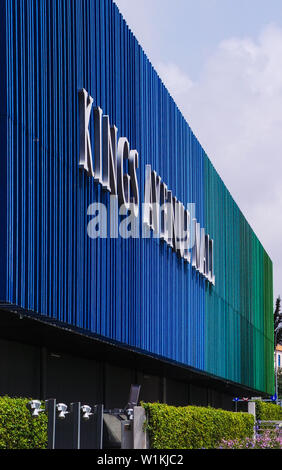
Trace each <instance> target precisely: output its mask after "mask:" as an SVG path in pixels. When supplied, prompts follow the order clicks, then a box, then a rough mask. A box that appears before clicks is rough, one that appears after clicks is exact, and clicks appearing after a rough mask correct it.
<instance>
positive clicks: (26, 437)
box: [0, 397, 47, 449]
mask: <svg viewBox="0 0 282 470" xmlns="http://www.w3.org/2000/svg"><path fill="white" fill-rule="evenodd" d="M29 401H30V399H27V398H10V397H0V449H46V448H47V415H46V414H45V413H40V416H39V417H38V418H36V419H34V418H32V417H31V414H30V412H29V410H28V409H27V406H26V405H27V403H28V402H29Z"/></svg>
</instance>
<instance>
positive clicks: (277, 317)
mask: <svg viewBox="0 0 282 470" xmlns="http://www.w3.org/2000/svg"><path fill="white" fill-rule="evenodd" d="M280 323H281V324H282V312H281V297H280V296H279V297H278V298H277V300H276V306H275V311H274V331H276V329H277V328H278V326H279V324H280ZM274 341H275V338H274ZM277 344H282V329H281V330H280V331H279V332H278V335H277V342H276V344H274V347H275V349H276V346H277Z"/></svg>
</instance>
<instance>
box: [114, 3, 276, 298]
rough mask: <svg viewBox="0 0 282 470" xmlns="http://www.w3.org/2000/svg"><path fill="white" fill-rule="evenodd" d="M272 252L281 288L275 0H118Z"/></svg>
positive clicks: (239, 203) (262, 241) (158, 69)
mask: <svg viewBox="0 0 282 470" xmlns="http://www.w3.org/2000/svg"><path fill="white" fill-rule="evenodd" d="M115 3H117V5H118V7H119V9H120V11H121V13H122V14H123V16H124V17H125V19H126V21H127V23H128V25H129V27H130V28H131V30H132V31H133V33H134V34H135V36H136V37H137V39H138V41H139V42H140V44H141V46H142V47H143V49H144V50H145V52H146V54H147V56H148V57H149V59H150V60H151V62H152V64H153V66H154V67H155V69H156V70H157V72H158V74H159V75H160V77H161V79H162V80H163V82H164V83H165V85H166V86H167V88H168V90H169V92H170V93H171V95H172V96H173V98H174V99H175V101H176V103H177V105H178V107H179V109H180V110H181V112H182V113H183V115H184V116H185V118H186V119H187V121H188V123H189V125H190V126H191V128H192V130H193V132H194V133H195V135H196V136H197V138H198V139H199V141H200V143H201V144H202V146H203V148H204V149H205V151H206V153H207V155H208V156H209V158H210V160H211V161H212V163H213V165H214V166H215V168H216V170H217V171H218V173H219V174H220V176H221V177H222V179H223V181H224V183H225V184H226V186H227V188H228V189H229V191H230V193H231V194H232V196H233V198H234V199H235V201H236V203H237V204H238V205H239V207H240V209H241V210H242V212H243V214H244V215H245V217H246V219H247V220H248V222H249V223H250V225H251V227H252V228H253V230H254V231H255V233H256V235H257V236H258V238H259V240H260V241H261V243H262V244H263V246H264V248H265V249H266V251H267V253H268V254H269V256H270V257H271V259H272V261H273V265H274V266H273V268H274V300H275V299H276V298H277V296H278V295H281V296H282V1H281V0H197V1H195V0H173V1H172V0H115Z"/></svg>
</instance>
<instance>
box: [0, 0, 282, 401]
mask: <svg viewBox="0 0 282 470" xmlns="http://www.w3.org/2000/svg"><path fill="white" fill-rule="evenodd" d="M1 6H3V12H5V15H4V16H3V17H4V18H5V20H6V21H5V24H3V25H2V23H1V31H0V37H1V38H2V36H5V41H4V42H5V45H3V47H2V49H3V50H5V53H4V52H3V51H1V53H0V54H1V57H4V55H5V57H4V62H6V77H7V84H6V83H4V88H5V89H6V90H7V109H6V110H4V112H3V114H2V115H1V121H0V122H1V134H0V135H1V136H2V134H4V135H5V134H6V133H7V136H6V137H5V138H6V139H7V145H6V144H5V138H3V142H4V144H5V147H6V149H7V151H6V152H7V155H5V154H3V147H2V153H1V178H2V180H3V184H2V185H1V201H3V205H4V207H5V211H3V213H4V218H3V220H4V224H5V225H4V231H5V235H3V237H4V238H3V239H5V237H6V238H7V249H6V250H5V255H4V256H6V258H5V259H4V261H3V262H2V264H3V267H4V266H5V267H6V268H5V269H6V270H7V273H5V271H3V272H4V273H5V274H4V279H5V285H4V287H3V288H1V289H0V292H1V293H2V292H3V296H4V297H5V298H3V299H1V300H3V301H5V302H10V303H13V304H17V305H19V306H21V307H23V308H26V309H30V310H33V311H35V312H37V313H39V314H41V315H45V316H47V317H49V318H53V319H56V320H59V321H62V322H65V323H66V324H71V325H74V326H77V327H80V328H82V329H84V330H86V331H91V332H93V333H97V334H99V335H102V336H104V337H107V338H110V339H113V340H115V341H117V342H120V343H126V344H128V345H131V346H133V347H136V348H139V349H141V350H143V351H145V352H149V353H153V354H157V355H160V356H163V357H165V358H167V359H171V360H174V361H177V362H180V363H183V364H185V365H189V366H192V367H195V368H197V369H200V370H203V371H206V372H209V373H211V374H214V375H217V376H219V377H222V378H225V379H228V380H232V381H235V382H238V383H240V384H243V385H246V386H249V387H252V388H254V389H257V390H260V391H264V392H268V393H272V392H273V325H272V303H273V301H272V298H273V295H272V263H271V260H270V259H269V257H268V256H267V254H266V253H265V251H264V249H263V247H262V246H261V245H260V243H259V241H258V239H257V238H256V236H255V234H254V233H253V231H252V230H251V228H250V227H249V225H248V224H247V222H246V220H245V218H244V216H243V215H242V214H241V212H240V210H239V208H238V207H237V205H236V204H235V202H234V201H233V199H232V197H231V195H230V194H229V192H228V190H227V189H226V187H225V186H224V183H223V182H222V180H221V179H220V177H219V176H218V174H217V173H216V171H215V169H214V168H213V166H212V165H211V163H210V161H209V160H208V157H207V156H206V155H205V153H204V151H203V149H202V148H201V146H200V144H199V142H198V141H197V139H196V138H195V136H194V134H193V133H192V131H191V129H190V128H189V126H188V124H187V123H186V121H185V120H184V118H183V116H182V115H181V113H180V111H179V110H178V109H177V107H176V105H175V103H174V101H173V100H172V98H171V96H170V95H169V93H168V91H167V90H166V88H165V87H164V85H163V84H162V82H161V80H160V79H159V77H158V76H157V74H156V72H155V70H154V69H153V67H152V65H151V63H150V61H149V60H148V58H147V57H146V55H145V54H144V52H143V51H142V49H141V47H140V45H139V44H138V43H137V41H136V39H135V38H134V36H133V34H132V33H131V31H130V30H129V28H128V27H127V25H126V23H125V22H124V20H123V19H122V17H121V15H120V14H119V12H118V9H117V7H116V6H115V5H114V4H113V3H112V1H111V0H68V1H65V0H18V1H16V0H1ZM3 31H4V32H5V34H4V33H3ZM1 64H2V58H1ZM81 88H85V89H86V90H87V91H88V92H89V93H90V94H91V96H92V97H93V98H94V103H95V106H100V107H101V108H102V109H103V112H104V114H107V115H109V117H110V122H111V124H115V125H116V126H117V127H118V130H119V134H118V135H119V137H123V136H124V137H127V138H128V140H129V142H130V144H131V148H132V149H137V151H138V152H139V165H140V167H139V170H138V181H139V191H140V201H141V202H143V201H144V182H145V181H144V178H145V165H146V164H151V166H152V168H153V169H154V170H155V171H156V172H157V173H158V174H159V175H160V176H161V177H162V179H163V180H164V181H165V182H166V183H167V185H168V187H169V189H171V190H172V191H173V193H174V194H175V196H176V197H177V198H178V199H179V200H180V201H183V203H184V204H185V205H186V204H187V203H195V204H196V217H197V219H198V221H199V222H200V223H201V226H202V227H205V228H206V230H207V233H209V234H210V236H211V237H212V239H213V240H214V243H215V250H214V251H215V275H216V285H215V287H209V286H208V285H207V283H206V281H205V280H204V279H203V278H202V277H201V276H200V275H199V274H197V273H196V272H195V270H194V269H193V268H192V267H191V265H187V264H184V261H183V260H180V259H179V258H178V257H177V255H176V254H175V253H173V252H172V251H171V250H170V249H169V248H168V247H167V245H165V244H163V243H162V242H160V241H159V240H153V239H151V240H149V239H137V240H132V239H131V240H123V239H121V238H119V239H118V240H113V239H112V240H111V239H98V240H96V241H94V240H91V239H90V238H89V237H88V236H87V223H88V222H89V217H87V208H88V206H89V204H91V203H93V202H103V203H105V204H106V205H107V207H109V202H110V196H109V194H108V193H106V192H105V191H103V190H102V188H101V186H100V185H98V184H97V183H95V182H94V180H93V179H90V178H89V177H87V176H86V175H85V174H84V173H82V172H81V171H79V168H78V160H79V112H78V90H79V89H81ZM3 116H4V118H3ZM3 129H5V130H4V131H3ZM6 129H8V130H7V131H6ZM218 133H219V135H220V129H219V130H218ZM90 134H91V141H92V143H93V142H94V126H93V121H91V124H90ZM6 157H7V158H6ZM6 166H7V168H6ZM3 175H4V176H5V177H3ZM2 210H3V208H2ZM5 217H6V218H7V222H5ZM140 227H141V224H140ZM4 247H5V240H4ZM1 260H2V257H1ZM1 281H2V280H1ZM262 363H264V366H263V367H262Z"/></svg>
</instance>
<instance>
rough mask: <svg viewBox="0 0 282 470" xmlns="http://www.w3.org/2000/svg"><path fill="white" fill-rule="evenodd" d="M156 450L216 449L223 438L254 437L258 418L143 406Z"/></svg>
mask: <svg viewBox="0 0 282 470" xmlns="http://www.w3.org/2000/svg"><path fill="white" fill-rule="evenodd" d="M143 407H144V408H145V410H146V412H147V417H148V422H147V424H146V427H147V430H148V432H149V436H150V447H151V448H152V449H202V448H204V449H214V448H217V447H218V445H219V444H220V443H221V441H222V439H226V440H231V439H232V440H233V439H243V438H246V437H250V438H251V437H252V436H253V429H254V417H253V416H252V415H250V414H247V413H233V412H229V411H223V410H216V409H214V408H200V407H194V406H188V407H186V408H181V407H179V408H176V407H173V406H168V405H163V404H159V403H154V404H147V403H145V404H143Z"/></svg>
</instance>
